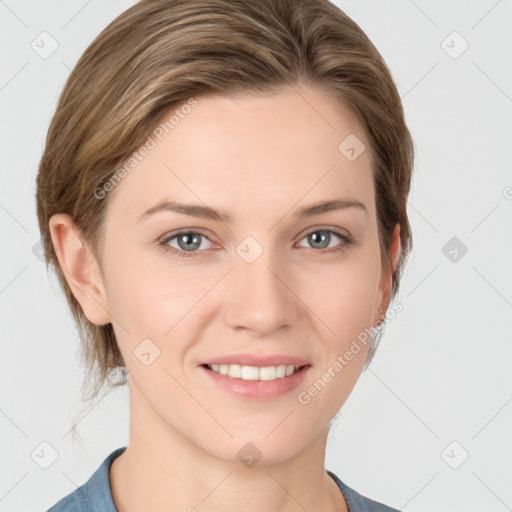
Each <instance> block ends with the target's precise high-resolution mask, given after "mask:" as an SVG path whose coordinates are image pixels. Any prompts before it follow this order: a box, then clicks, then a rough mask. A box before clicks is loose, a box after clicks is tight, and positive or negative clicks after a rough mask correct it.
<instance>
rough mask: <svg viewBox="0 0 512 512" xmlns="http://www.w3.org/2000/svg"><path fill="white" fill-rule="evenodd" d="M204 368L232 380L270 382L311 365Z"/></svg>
mask: <svg viewBox="0 0 512 512" xmlns="http://www.w3.org/2000/svg"><path fill="white" fill-rule="evenodd" d="M202 366H203V367H204V368H206V369H208V370H210V371H212V372H214V373H217V374H219V375H226V376H228V377H231V378H233V379H241V380H261V381H272V380H277V379H284V378H286V377H289V376H290V375H294V374H296V373H298V372H301V371H303V370H304V369H305V368H306V367H309V366H311V365H309V364H305V365H300V366H296V365H292V364H288V365H287V364H280V365H276V366H244V365H240V364H203V365H202Z"/></svg>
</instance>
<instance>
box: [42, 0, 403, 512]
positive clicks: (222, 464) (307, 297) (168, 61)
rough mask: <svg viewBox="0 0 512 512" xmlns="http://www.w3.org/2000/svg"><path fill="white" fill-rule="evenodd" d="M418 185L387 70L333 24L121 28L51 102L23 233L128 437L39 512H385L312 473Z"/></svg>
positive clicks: (266, 7) (373, 341) (287, 8)
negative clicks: (119, 391)
mask: <svg viewBox="0 0 512 512" xmlns="http://www.w3.org/2000/svg"><path fill="white" fill-rule="evenodd" d="M412 168H413V143H412V140H411V136H410V133H409V131H408V129H407V127H406V124H405V121H404V115H403V110H402V105H401V102H400V97H399V95H398V92H397V90H396V87H395V84H394V83H393V80H392V78H391V75H390V73H389V71H388V69H387V67H386V65H385V63H384V62H383V60H382V57H381V56H380V54H379V53H378V51H377V50H376V49H375V47H374V46H373V44H372V43H371V42H370V41H369V39H368V38H367V36H366V35H365V34H364V33H363V32H362V30H361V29H360V28H359V27H358V26H357V25H356V24H355V23H354V22H353V21H352V20H351V19H349V18H348V17H347V16H346V15H345V14H344V13H343V12H342V11H341V10H340V9H338V8H337V7H336V6H334V5H333V4H331V3H330V2H328V1H327V0H310V1H300V0H262V1H258V2H253V1H251V0H235V1H233V0H152V1H148V0H143V1H141V2H139V3H137V4H135V5H134V6H133V7H131V8H130V9H128V10H127V11H125V12H124V13H123V14H121V15H120V16H119V17H118V18H116V19H115V20H114V21H113V22H112V23H111V24H110V25H109V26H108V27H107V28H106V29H105V30H104V31H103V32H102V33H101V34H100V35H99V36H98V37H97V38H96V39H95V41H94V42H93V43H92V44H91V45H90V47H89V48H88V49H87V50H86V51H85V53H84V54H83V56H82V57H81V58H80V60H79V61H78V63H77V65H76V66H75V68H74V70H73V71H72V73H71V75H70V77H69V79H68V82H67V84H66V86H65V88H64V91H63V93H62V96H61V98H60V100H59V104H58V106H57V111H56V113H55V116H54V118H53V120H52V123H51V126H50V129H49V132H48V137H47V141H46V147H45V150H44V154H43V156H42V159H41V163H40V169H39V174H38V178H37V211H38V218H39V222H40V229H41V233H42V237H43V240H44V247H45V255H46V259H47V262H48V263H49V264H52V265H53V266H54V267H55V270H56V272H57V275H58V277H59V279H60V282H61V284H62V287H63V290H64V292H65V294H66V298H67V300H68V302H69V305H70V308H71V311H72V313H73V315H74V317H75V320H76V322H77V325H78V327H79V330H80V335H81V339H82V342H83V346H82V349H83V355H84V358H85V361H86V363H87V365H88V369H89V371H90V376H91V378H92V379H96V380H94V386H95V387H94V391H93V393H92V395H91V397H89V398H93V397H94V396H96V395H97V394H98V392H99V391H100V389H101V386H102V385H103V384H105V383H109V384H110V385H123V384H125V383H128V386H129V391H130V437H129V443H128V446H126V447H121V448H119V449H117V450H115V451H114V452H112V453H111V454H110V455H109V456H108V457H107V458H106V459H105V460H104V462H103V464H102V465H101V466H100V467H99V468H98V470H97V471H96V472H95V473H94V474H93V475H92V476H91V478H90V479H89V480H88V481H87V482H86V483H85V484H84V485H83V486H82V487H80V488H79V489H77V490H76V491H75V492H73V493H71V494H70V495H68V496H66V497H65V498H63V499H62V500H61V501H60V502H59V503H57V504H56V505H55V506H53V507H52V508H51V509H50V510H51V511H52V512H56V511H61V510H62V511H63V510H66V511H68V510H81V511H82V510H87V511H89V510H102V511H115V510H118V511H120V512H125V511H139V510H144V511H160V510H166V511H168V510H188V511H195V510H198V511H201V510H215V511H220V510H222V511H231V510H240V509H243V510H265V511H274V510H280V511H292V510H309V511H313V510H321V511H335V510H336V511H350V512H355V511H389V510H396V509H393V508H390V507H387V506H385V505H383V504H381V503H378V502H376V501H372V500H371V499H369V498H367V497H364V496H362V495H360V494H359V493H357V492H356V491H355V490H353V489H351V488H349V487H348V486H347V485H346V484H344V483H343V481H342V480H341V479H340V478H339V477H338V476H337V475H335V474H333V473H332V472H330V471H327V470H326V469H325V468H324V460H325V447H326V443H327V435H328V431H329V426H330V423H329V422H330V420H331V419H332V418H333V417H334V416H335V414H336V412H337V411H338V410H339V409H340V408H341V406H342V405H343V404H344V403H345V401H346V399H347V397H348V396H349V394H350V392H351V390H352V389H353V387H354V385H355V383H356V382H357V379H358V377H359V376H360V374H361V372H362V371H363V369H365V368H366V367H367V366H368V364H369V363H370V361H371V359H372V357H373V354H374V352H375V349H376V346H377V342H378V336H376V335H375V334H376V333H377V334H378V333H379V330H378V329H377V328H378V327H379V326H381V325H382V323H383V321H384V319H385V315H386V311H388V308H389V307H390V302H391V299H392V298H393V297H394V296H395V295H396V293H397V291H398V287H399V282H400V276H401V272H402V268H403V265H404V262H405V258H406V257H407V255H408V253H409V251H410V248H411V241H412V239H411V233H410V227H409V223H408V218H407V212H406V202H407V196H408V193H409V188H410V181H411V173H412ZM369 333H370V334H371V336H369ZM119 370H121V375H122V378H121V379H120V380H117V381H114V380H113V379H114V377H113V376H115V375H116V374H117V375H118V374H119ZM116 372H117V373H116ZM91 382H92V381H91Z"/></svg>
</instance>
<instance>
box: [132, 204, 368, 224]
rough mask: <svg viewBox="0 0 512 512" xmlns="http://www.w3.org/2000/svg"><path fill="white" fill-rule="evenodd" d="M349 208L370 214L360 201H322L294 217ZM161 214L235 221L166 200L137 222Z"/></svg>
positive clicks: (225, 215)
mask: <svg viewBox="0 0 512 512" xmlns="http://www.w3.org/2000/svg"><path fill="white" fill-rule="evenodd" d="M347 208H357V209H359V210H361V211H363V212H365V213H366V214H368V209H367V208H366V206H365V205H364V204H363V203H361V202H360V201H357V200H355V199H332V200H329V201H320V202H317V203H314V204H311V205H309V206H306V207H305V208H303V209H302V210H299V211H297V212H295V214H294V217H295V218H297V219H304V218H307V217H313V216H315V215H320V214H322V213H327V212H331V211H335V210H345V209H347ZM159 212H175V213H181V214H184V215H189V216H191V217H198V218H204V219H212V220H216V221H218V222H224V223H230V222H232V220H233V218H232V216H231V215H230V214H229V213H228V212H227V211H225V210H222V209H218V210H216V209H214V208H211V207H209V206H203V205H199V204H184V203H180V202H178V201H168V200H164V201H161V202H160V203H158V204H156V205H155V206H152V207H151V208H150V209H149V210H147V211H145V212H144V213H143V214H142V215H140V216H139V218H138V220H137V222H141V221H142V220H145V219H147V218H148V217H151V216H152V215H154V214H156V213H159Z"/></svg>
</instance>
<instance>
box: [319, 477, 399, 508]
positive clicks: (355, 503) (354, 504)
mask: <svg viewBox="0 0 512 512" xmlns="http://www.w3.org/2000/svg"><path fill="white" fill-rule="evenodd" d="M327 473H328V474H329V475H330V476H331V478H332V479H333V480H334V481H335V482H336V484H337V485H338V487H339V488H340V490H341V492H342V493H343V496H344V497H345V501H346V502H347V506H348V509H349V512H400V511H399V510H398V509H396V508H391V507H388V506H387V505H384V504H382V503H379V502H377V501H373V500H371V499H370V498H366V497H365V496H362V495H361V494H359V493H358V492H356V491H354V489H351V488H350V487H349V486H348V485H347V484H345V483H343V482H342V481H341V480H340V479H339V478H338V477H337V476H336V475H335V474H334V473H332V472H331V471H329V470H327Z"/></svg>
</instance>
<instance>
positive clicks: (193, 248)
mask: <svg viewBox="0 0 512 512" xmlns="http://www.w3.org/2000/svg"><path fill="white" fill-rule="evenodd" d="M204 240H208V242H209V243H210V244H211V241H210V239H209V238H208V237H207V236H206V235H203V234H202V233H199V232H197V231H181V232H180V233H176V234H174V235H171V236H169V237H166V238H165V239H163V240H161V241H160V242H159V245H161V246H162V249H163V250H164V251H165V252H170V253H172V254H175V255H176V256H178V257H180V258H188V257H191V256H196V254H194V253H196V252H198V249H199V248H201V249H202V250H204V249H209V248H210V247H204V244H203V243H202V242H203V241H204ZM173 241H176V244H177V247H173V246H171V245H169V242H173ZM187 253H190V254H187Z"/></svg>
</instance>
